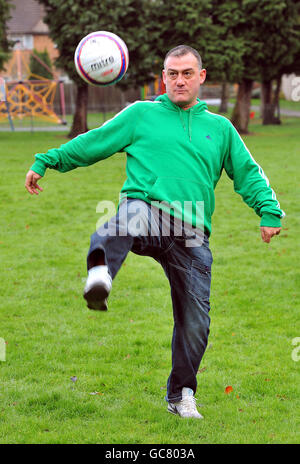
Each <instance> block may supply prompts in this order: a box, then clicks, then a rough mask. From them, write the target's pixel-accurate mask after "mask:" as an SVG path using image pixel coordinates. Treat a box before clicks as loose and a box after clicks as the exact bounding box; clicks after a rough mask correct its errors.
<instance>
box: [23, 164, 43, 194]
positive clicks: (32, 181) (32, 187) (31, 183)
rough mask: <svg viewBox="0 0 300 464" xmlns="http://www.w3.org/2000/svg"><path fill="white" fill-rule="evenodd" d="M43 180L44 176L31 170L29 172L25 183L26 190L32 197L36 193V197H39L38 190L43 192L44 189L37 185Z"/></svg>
mask: <svg viewBox="0 0 300 464" xmlns="http://www.w3.org/2000/svg"><path fill="white" fill-rule="evenodd" d="M41 178H42V176H40V175H39V174H37V173H36V172H34V171H32V170H31V169H30V170H29V171H28V173H27V176H26V181H25V188H26V189H27V190H28V192H29V193H30V195H33V194H34V193H35V195H38V194H39V192H38V190H40V191H41V192H42V191H43V189H42V187H40V186H39V185H38V183H37V181H38V180H39V179H41Z"/></svg>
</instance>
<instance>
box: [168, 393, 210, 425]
mask: <svg viewBox="0 0 300 464" xmlns="http://www.w3.org/2000/svg"><path fill="white" fill-rule="evenodd" d="M168 411H169V412H171V413H172V414H178V415H179V416H180V417H194V418H195V419H203V416H201V414H199V412H198V411H197V408H196V399H195V397H194V392H193V390H192V389H191V388H186V387H184V388H183V389H182V400H181V401H179V403H169V404H168Z"/></svg>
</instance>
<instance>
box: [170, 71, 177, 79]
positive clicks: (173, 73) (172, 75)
mask: <svg viewBox="0 0 300 464" xmlns="http://www.w3.org/2000/svg"><path fill="white" fill-rule="evenodd" d="M176 76H177V74H176V73H175V72H169V77H170V78H171V79H175V78H176Z"/></svg>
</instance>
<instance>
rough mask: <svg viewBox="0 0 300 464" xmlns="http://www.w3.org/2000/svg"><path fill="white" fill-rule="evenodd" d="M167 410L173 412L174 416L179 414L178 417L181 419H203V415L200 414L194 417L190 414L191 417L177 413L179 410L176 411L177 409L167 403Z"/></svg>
mask: <svg viewBox="0 0 300 464" xmlns="http://www.w3.org/2000/svg"><path fill="white" fill-rule="evenodd" d="M167 411H168V412H169V413H170V414H173V415H174V416H179V417H182V418H183V419H204V418H203V416H202V415H201V414H200V417H194V416H191V417H183V416H181V415H180V414H179V412H178V411H177V409H174V408H172V406H170V405H168V408H167Z"/></svg>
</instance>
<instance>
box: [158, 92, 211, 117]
mask: <svg viewBox="0 0 300 464" xmlns="http://www.w3.org/2000/svg"><path fill="white" fill-rule="evenodd" d="M155 101H157V102H161V103H162V104H163V105H164V106H166V107H167V108H169V109H170V110H173V111H178V110H179V111H189V110H192V112H193V113H194V114H196V113H201V112H202V111H204V110H207V104H206V103H205V102H203V101H201V100H200V99H199V98H197V102H198V103H197V104H196V105H194V106H192V107H191V108H189V109H188V110H184V109H182V108H180V106H178V105H176V103H173V102H172V101H171V100H170V98H169V97H168V95H167V94H166V93H164V94H163V95H159V96H158V97H157V98H156V99H155Z"/></svg>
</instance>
